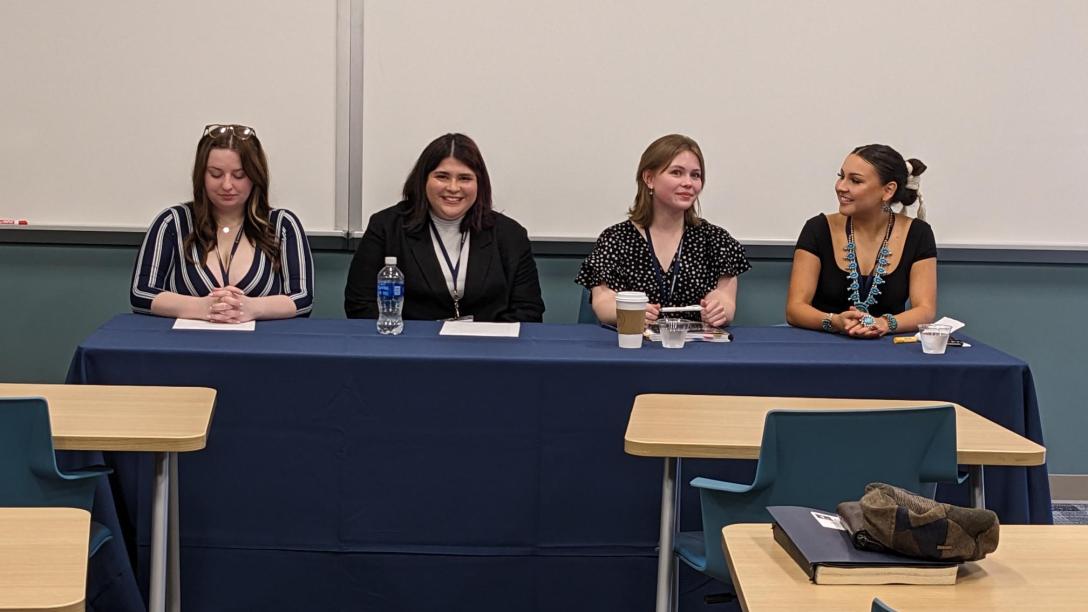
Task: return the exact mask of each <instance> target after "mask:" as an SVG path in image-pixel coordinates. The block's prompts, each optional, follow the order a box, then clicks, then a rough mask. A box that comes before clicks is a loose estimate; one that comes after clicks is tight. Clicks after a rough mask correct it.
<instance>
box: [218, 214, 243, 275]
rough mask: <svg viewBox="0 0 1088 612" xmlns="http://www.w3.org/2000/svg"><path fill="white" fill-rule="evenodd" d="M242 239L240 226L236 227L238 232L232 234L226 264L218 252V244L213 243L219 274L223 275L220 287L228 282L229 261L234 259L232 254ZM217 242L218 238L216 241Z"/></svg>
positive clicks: (235, 251) (236, 250)
mask: <svg viewBox="0 0 1088 612" xmlns="http://www.w3.org/2000/svg"><path fill="white" fill-rule="evenodd" d="M241 241H242V228H240V227H239V228H238V233H237V234H236V235H235V236H234V246H232V247H231V248H230V257H228V258H227V265H223V256H222V255H220V254H219V244H216V245H215V258H216V259H218V260H219V275H220V276H222V277H223V280H222V284H221V285H220V287H226V286H227V285H229V284H230V263H231V262H232V261H234V254H235V253H237V252H238V243H239V242H241ZM216 242H217V243H218V240H217V241H216Z"/></svg>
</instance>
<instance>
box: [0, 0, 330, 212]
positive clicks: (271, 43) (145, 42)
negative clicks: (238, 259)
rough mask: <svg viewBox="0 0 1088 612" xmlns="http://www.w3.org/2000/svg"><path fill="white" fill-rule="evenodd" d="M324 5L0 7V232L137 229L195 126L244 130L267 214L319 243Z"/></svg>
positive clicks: (175, 173)
mask: <svg viewBox="0 0 1088 612" xmlns="http://www.w3.org/2000/svg"><path fill="white" fill-rule="evenodd" d="M336 7H337V3H336V1H335V0H323V1H321V2H315V1H313V0H260V1H257V0H247V1H227V2H220V1H216V0H185V1H184V2H146V1H144V0H103V1H94V2H86V1H82V0H50V1H48V2H38V1H36V0H4V1H3V2H0V82H2V85H0V87H2V92H3V93H2V94H0V100H2V104H0V217H23V218H27V219H29V220H30V221H31V222H32V223H33V224H35V225H39V224H40V225H49V224H53V225H77V226H143V227H146V226H147V224H148V223H150V222H151V219H152V218H153V217H154V215H155V213H157V212H158V211H160V210H162V209H163V208H165V207H167V206H170V205H172V204H176V203H178V202H182V201H186V200H190V199H192V183H191V178H190V177H191V174H192V168H193V156H194V154H195V152H196V143H197V140H198V139H199V138H200V135H201V132H202V130H203V128H204V126H205V124H208V123H241V124H245V125H250V126H252V127H254V128H255V129H256V130H257V134H258V136H259V137H260V138H261V142H262V143H263V144H264V146H265V149H266V152H267V154H268V157H269V165H270V172H271V180H272V184H271V187H272V193H271V196H272V200H273V205H274V206H283V207H287V208H291V209H293V210H295V211H296V212H298V213H299V214H300V215H301V217H302V221H303V223H304V224H305V226H306V227H307V229H326V230H327V229H332V228H333V214H334V210H335V201H334V200H335V187H336V183H335V179H336V163H335V162H336V140H335V137H336V67H337V66H336V27H337V21H336Z"/></svg>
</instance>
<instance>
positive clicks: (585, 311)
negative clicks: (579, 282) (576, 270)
mask: <svg viewBox="0 0 1088 612" xmlns="http://www.w3.org/2000/svg"><path fill="white" fill-rule="evenodd" d="M578 322H579V323H591V324H593V325H596V324H597V315H596V314H594V313H593V304H591V303H590V301H589V289H586V288H585V287H582V301H581V302H579V303H578Z"/></svg>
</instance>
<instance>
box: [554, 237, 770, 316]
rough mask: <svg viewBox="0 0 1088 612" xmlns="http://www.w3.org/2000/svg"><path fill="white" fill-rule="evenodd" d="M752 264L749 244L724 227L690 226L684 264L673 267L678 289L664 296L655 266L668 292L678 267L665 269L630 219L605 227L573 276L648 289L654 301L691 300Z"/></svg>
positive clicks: (588, 283)
mask: <svg viewBox="0 0 1088 612" xmlns="http://www.w3.org/2000/svg"><path fill="white" fill-rule="evenodd" d="M669 255H671V254H669ZM669 255H665V254H662V257H661V259H664V260H666V261H669V260H671V259H672V257H670V256H669ZM751 267H752V265H751V264H750V263H748V257H747V256H746V255H745V254H744V247H742V246H741V245H740V243H739V242H737V241H736V239H735V238H733V237H732V236H730V235H729V232H727V231H725V229H723V228H721V227H718V226H717V225H713V224H711V223H707V222H706V221H703V222H702V223H700V224H699V225H696V226H690V227H687V228H685V229H684V238H683V251H682V252H681V256H680V265H679V266H674V267H673V270H675V274H677V275H678V277H677V279H676V285H675V289H672V294H671V295H670V296H669V299H668V300H667V301H663V299H662V297H663V292H662V287H661V285H660V283H659V281H658V276H657V274H655V272H654V269H655V268H656V269H657V270H660V271H661V278H662V279H663V281H664V285H665V287H664V289H665V292H668V291H670V288H671V287H673V271H670V270H661V266H660V264H659V263H658V261H657V258H655V257H654V256H653V253H651V251H650V245H649V244H648V243H647V242H646V239H645V238H644V237H643V236H642V234H641V233H639V231H638V228H636V227H635V224H634V223H632V222H631V221H629V220H628V221H624V222H623V223H617V224H616V225H613V226H611V227H609V228H607V229H605V230H604V231H603V232H601V236H600V237H599V238H597V244H596V246H594V247H593V252H591V253H590V254H589V256H588V257H586V259H585V261H583V262H582V267H581V269H580V270H579V271H578V276H577V277H576V278H575V279H574V282H576V283H578V284H579V285H582V286H584V287H586V288H587V289H590V290H592V289H593V288H594V287H596V286H598V285H600V284H604V285H607V286H608V288H609V289H612V290H613V291H644V292H646V295H647V296H648V297H649V298H650V303H652V304H660V305H662V306H690V305H693V304H698V303H699V300H701V299H703V297H705V296H706V294H707V293H710V292H711V291H712V290H714V288H715V287H717V286H718V280H719V279H720V278H722V277H723V276H740V275H741V274H743V273H744V272H747V271H748V270H750V269H751ZM685 314H691V315H694V316H693V317H692V318H698V316H699V313H685Z"/></svg>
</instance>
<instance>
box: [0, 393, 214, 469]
mask: <svg viewBox="0 0 1088 612" xmlns="http://www.w3.org/2000/svg"><path fill="white" fill-rule="evenodd" d="M5 396H6V397H12V396H22V397H27V396H31V397H33V396H40V397H44V398H45V399H46V401H47V402H49V422H50V425H51V426H52V429H53V445H54V446H55V447H56V448H58V449H63V450H103V451H153V452H185V451H194V450H200V449H202V448H204V446H205V444H206V443H207V440H208V428H209V427H210V426H211V422H212V413H213V411H214V409H215V390H214V389H206V388H203V387H133V386H107V385H38V384H3V383H0V397H5Z"/></svg>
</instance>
